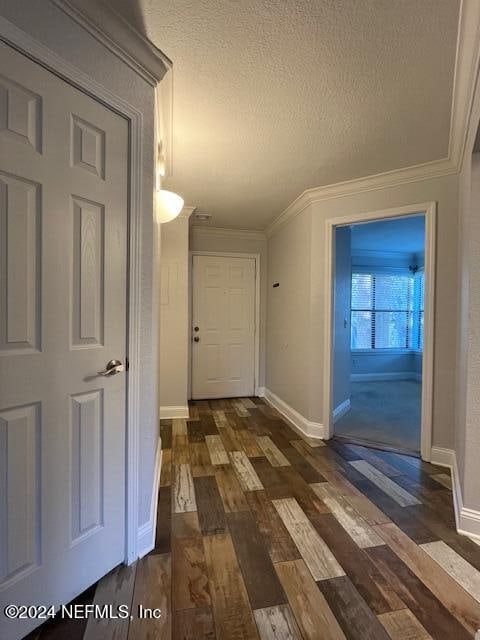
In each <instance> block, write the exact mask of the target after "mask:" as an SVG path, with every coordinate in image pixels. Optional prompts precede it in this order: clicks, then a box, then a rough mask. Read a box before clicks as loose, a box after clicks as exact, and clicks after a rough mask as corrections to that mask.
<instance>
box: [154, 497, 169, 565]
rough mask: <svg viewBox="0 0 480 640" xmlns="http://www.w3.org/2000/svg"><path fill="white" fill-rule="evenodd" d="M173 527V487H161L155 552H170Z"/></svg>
mask: <svg viewBox="0 0 480 640" xmlns="http://www.w3.org/2000/svg"><path fill="white" fill-rule="evenodd" d="M171 527H172V488H171V487H160V491H159V493H158V506H157V528H156V531H155V548H154V550H153V553H169V552H170V540H171Z"/></svg>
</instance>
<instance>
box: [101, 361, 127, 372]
mask: <svg viewBox="0 0 480 640" xmlns="http://www.w3.org/2000/svg"><path fill="white" fill-rule="evenodd" d="M122 371H125V365H124V364H122V363H121V362H120V360H110V362H107V366H106V367H105V369H104V371H99V372H98V375H99V376H114V375H116V374H117V373H121V372H122Z"/></svg>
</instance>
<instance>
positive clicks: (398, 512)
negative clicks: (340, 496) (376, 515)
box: [356, 478, 438, 544]
mask: <svg viewBox="0 0 480 640" xmlns="http://www.w3.org/2000/svg"><path fill="white" fill-rule="evenodd" d="M356 486H357V487H358V488H359V489H360V490H361V491H363V493H364V494H365V495H368V498H369V499H370V500H371V501H372V502H373V503H374V504H376V505H377V507H378V508H379V509H381V511H383V512H384V513H386V514H387V515H388V517H389V518H390V519H391V521H392V522H394V523H395V524H396V525H397V526H398V527H400V529H401V530H402V531H403V532H404V533H405V534H406V535H407V536H408V537H409V538H411V539H412V540H413V541H414V542H416V543H417V544H422V543H424V542H432V541H434V540H438V535H436V534H434V533H433V532H432V529H430V528H429V527H428V526H426V525H425V523H424V522H422V520H421V518H420V517H419V512H418V510H423V509H424V505H422V504H418V505H413V506H411V507H401V506H400V505H399V504H398V502H396V501H395V500H394V499H393V498H391V497H390V496H389V495H388V494H386V493H385V492H384V491H382V490H381V489H379V487H377V486H376V485H375V484H373V483H372V482H370V480H368V479H367V478H364V479H363V480H361V481H360V482H358V483H356Z"/></svg>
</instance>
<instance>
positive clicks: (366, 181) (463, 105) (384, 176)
mask: <svg viewBox="0 0 480 640" xmlns="http://www.w3.org/2000/svg"><path fill="white" fill-rule="evenodd" d="M479 60H480V2H478V0H462V2H461V6H460V13H459V24H458V35H457V50H456V59H455V71H454V80H453V95H452V114H451V120H450V135H449V143H448V156H447V157H446V158H442V159H440V160H433V161H432V162H426V163H423V164H418V165H414V166H411V167H405V168H403V169H395V170H392V171H386V172H384V173H378V174H375V175H371V176H366V177H363V178H356V179H353V180H346V181H345V182H337V183H335V184H329V185H326V186H321V187H314V188H313V189H307V190H305V191H304V192H303V193H302V194H300V195H299V196H298V198H297V199H296V200H294V201H293V202H292V203H291V204H290V205H289V206H288V207H287V208H286V209H285V210H284V211H283V212H282V213H281V214H280V215H279V216H278V217H277V218H275V219H274V220H273V221H272V222H271V223H270V224H269V225H268V226H267V227H266V229H265V233H266V235H267V237H270V236H272V235H274V234H275V233H276V232H277V231H279V230H280V229H281V228H282V227H284V226H285V225H286V224H287V223H288V222H290V221H291V220H293V219H294V218H295V217H296V216H297V215H299V214H300V213H302V211H304V210H305V209H306V208H307V207H308V206H310V205H311V204H313V203H314V202H322V201H324V200H331V199H333V198H343V197H345V196H350V195H356V194H359V193H364V192H366V191H375V190H377V189H386V188H388V187H395V186H398V185H402V184H408V183H411V182H419V181H421V180H431V179H433V178H440V177H443V176H448V175H451V174H458V173H459V172H460V170H461V167H462V164H463V158H464V154H465V144H466V136H467V130H468V123H469V121H470V117H471V110H472V102H473V95H474V91H475V86H476V83H477V80H478V68H479Z"/></svg>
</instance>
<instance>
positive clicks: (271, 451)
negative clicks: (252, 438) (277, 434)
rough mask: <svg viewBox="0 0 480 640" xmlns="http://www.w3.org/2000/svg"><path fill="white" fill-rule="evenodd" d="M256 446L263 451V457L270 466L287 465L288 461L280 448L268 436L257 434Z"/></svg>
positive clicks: (288, 464)
mask: <svg viewBox="0 0 480 640" xmlns="http://www.w3.org/2000/svg"><path fill="white" fill-rule="evenodd" d="M256 440H257V443H258V446H259V447H260V449H261V450H262V451H263V453H264V455H265V457H266V458H267V460H268V461H269V462H270V464H271V465H272V467H289V466H290V462H289V460H287V458H286V457H285V456H284V455H283V453H282V452H281V451H280V449H279V448H278V447H277V446H276V445H275V444H274V443H273V442H272V440H271V438H269V436H257V438H256Z"/></svg>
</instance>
